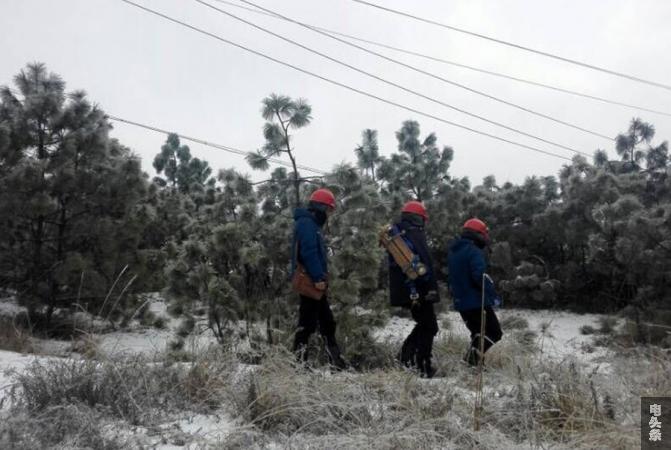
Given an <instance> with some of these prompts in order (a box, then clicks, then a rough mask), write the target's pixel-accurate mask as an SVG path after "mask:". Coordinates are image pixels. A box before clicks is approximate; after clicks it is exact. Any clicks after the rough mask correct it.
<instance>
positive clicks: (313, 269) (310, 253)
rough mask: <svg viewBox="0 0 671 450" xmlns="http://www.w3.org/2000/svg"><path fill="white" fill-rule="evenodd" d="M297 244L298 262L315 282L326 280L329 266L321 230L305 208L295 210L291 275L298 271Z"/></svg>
mask: <svg viewBox="0 0 671 450" xmlns="http://www.w3.org/2000/svg"><path fill="white" fill-rule="evenodd" d="M296 244H298V261H299V262H300V263H301V264H302V265H303V267H305V270H306V271H307V273H308V275H310V278H311V279H312V281H313V282H315V283H317V282H319V281H324V280H326V277H327V274H328V265H327V262H326V248H325V247H324V239H323V237H322V233H321V228H320V226H319V225H318V224H317V221H316V219H315V217H314V216H313V215H312V213H311V212H310V211H308V210H307V209H305V208H296V209H295V210H294V238H293V244H292V245H291V273H292V274H293V272H294V270H295V269H296Z"/></svg>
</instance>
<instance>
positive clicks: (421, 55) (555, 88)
mask: <svg viewBox="0 0 671 450" xmlns="http://www.w3.org/2000/svg"><path fill="white" fill-rule="evenodd" d="M214 1H216V2H218V3H223V4H226V5H229V6H232V7H234V8H239V9H243V10H245V11H249V12H251V13H254V14H259V15H263V16H267V17H272V18H274V19H280V20H284V21H287V22H290V21H289V20H287V19H285V18H284V17H282V16H279V15H277V14H274V13H267V12H265V11H261V10H258V9H254V8H249V7H247V6H244V5H239V4H236V3H233V2H229V1H226V0H214ZM303 24H304V25H306V26H308V27H310V28H311V29H314V30H320V31H323V32H325V33H328V34H335V35H337V36H341V37H344V38H347V39H352V40H354V41H358V42H363V43H365V44H369V45H374V46H376V47H380V48H385V49H387V50H392V51H395V52H399V53H404V54H407V55H412V56H416V57H419V58H423V59H427V60H429V61H434V62H439V63H441V64H447V65H450V66H454V67H459V68H462V69H467V70H471V71H474V72H479V73H484V74H486V75H491V76H494V77H498V78H503V79H506V80H511V81H515V82H518V83H523V84H529V85H531V86H537V87H541V88H544V89H549V90H553V91H555V92H561V93H564V94H569V95H574V96H577V97H582V98H587V99H590V100H595V101H598V102H602V103H607V104H610V105H616V106H622V107H624V108H629V109H634V110H638V111H645V112H649V113H652V114H659V115H662V116H667V117H671V113H669V112H664V111H659V110H655V109H651V108H646V107H644V106H638V105H632V104H629V103H624V102H620V101H618V100H612V99H608V98H605V97H599V96H597V95H592V94H587V93H585V92H579V91H575V90H572V89H566V88H562V87H558V86H553V85H551V84H546V83H541V82H538V81H533V80H529V79H526V78H520V77H516V76H513V75H508V74H505V73H501V72H496V71H493V70H488V69H483V68H481V67H475V66H471V65H468V64H463V63H459V62H457V61H453V60H449V59H445V58H439V57H437V56H432V55H428V54H426V53H421V52H417V51H414V50H408V49H404V48H400V47H396V46H393V45H389V44H385V43H382V42H378V41H373V40H370V39H365V38H362V37H359V36H354V35H351V34H347V33H342V32H340V31H335V30H332V29H329V28H323V27H318V26H315V25H309V24H307V23H303Z"/></svg>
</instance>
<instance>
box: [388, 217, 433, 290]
mask: <svg viewBox="0 0 671 450" xmlns="http://www.w3.org/2000/svg"><path fill="white" fill-rule="evenodd" d="M379 240H380V245H381V246H382V247H384V248H385V250H387V252H388V253H389V254H390V255H391V257H392V259H393V260H394V262H395V263H396V264H397V265H398V266H399V267H400V268H401V271H402V272H403V274H404V275H405V276H406V277H407V278H408V280H410V281H414V280H416V279H417V278H421V277H423V276H424V275H426V273H427V269H426V266H425V265H424V263H422V262H421V261H420V259H419V256H418V255H416V254H415V253H414V252H413V249H414V246H413V245H412V242H410V240H409V239H408V238H407V237H406V236H405V232H404V231H402V230H399V228H398V227H397V226H396V225H385V226H384V227H382V229H381V230H380V234H379Z"/></svg>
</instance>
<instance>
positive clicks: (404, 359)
mask: <svg viewBox="0 0 671 450" xmlns="http://www.w3.org/2000/svg"><path fill="white" fill-rule="evenodd" d="M416 353H417V350H416V349H415V346H414V345H413V344H412V342H410V339H406V340H405V341H403V345H402V346H401V350H400V351H399V352H398V355H396V359H397V360H398V362H399V363H400V364H401V366H403V367H408V368H410V367H413V366H415V355H416Z"/></svg>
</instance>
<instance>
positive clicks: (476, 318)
mask: <svg viewBox="0 0 671 450" xmlns="http://www.w3.org/2000/svg"><path fill="white" fill-rule="evenodd" d="M459 314H461V318H462V319H464V322H465V323H466V327H467V328H468V331H470V332H471V348H473V349H476V350H478V352H479V350H480V328H481V327H480V325H481V314H482V312H481V310H480V309H471V310H468V311H460V312H459ZM502 336H503V332H502V331H501V324H499V319H498V318H497V317H496V313H495V312H494V310H493V309H492V307H491V306H487V307H485V343H484V344H485V345H484V350H485V352H486V351H487V350H489V349H490V347H491V346H492V345H494V344H495V343H497V342H499V341H500V340H501V337H502Z"/></svg>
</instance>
